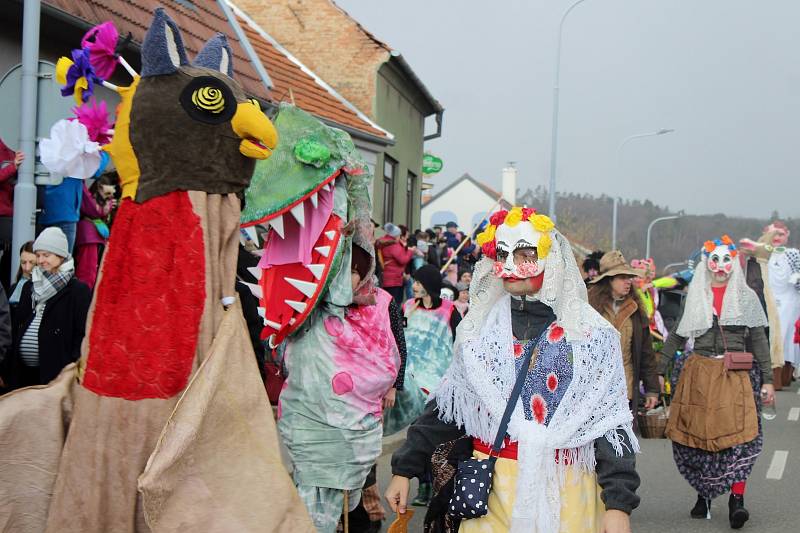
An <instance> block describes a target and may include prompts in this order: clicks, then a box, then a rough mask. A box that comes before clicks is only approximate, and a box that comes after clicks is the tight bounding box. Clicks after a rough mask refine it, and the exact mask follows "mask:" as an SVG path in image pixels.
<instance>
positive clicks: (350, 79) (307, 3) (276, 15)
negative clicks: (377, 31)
mask: <svg viewBox="0 0 800 533" xmlns="http://www.w3.org/2000/svg"><path fill="white" fill-rule="evenodd" d="M235 3H236V5H237V6H238V7H240V8H241V9H242V10H244V11H245V12H246V13H247V14H248V15H249V16H250V17H251V18H252V19H253V20H254V21H255V22H256V23H257V24H259V25H260V26H261V27H262V28H264V30H265V31H266V32H267V33H269V34H270V35H271V36H272V37H273V38H275V40H277V41H278V42H279V43H280V44H281V45H282V46H283V47H284V48H286V49H287V50H288V51H289V52H290V53H291V54H292V55H294V56H295V57H297V59H299V60H300V61H301V62H302V63H304V64H305V65H306V66H308V67H309V68H310V69H311V70H313V71H314V73H315V74H317V75H318V76H320V77H321V78H322V79H323V80H325V81H326V82H327V83H328V84H329V85H330V86H331V87H333V88H334V89H336V91H338V92H339V93H340V94H341V95H342V96H344V97H345V98H346V99H347V100H349V101H350V102H351V103H352V104H354V105H355V106H356V107H358V108H359V109H360V110H361V111H363V112H364V113H366V114H368V115H369V116H370V117H372V118H373V119H374V118H375V92H376V84H377V74H378V68H380V66H381V65H382V64H383V63H385V62H386V61H387V60H388V59H389V48H388V46H387V45H385V44H384V43H381V42H380V41H377V39H375V38H374V37H372V36H370V35H369V34H368V33H367V32H366V31H365V30H363V29H362V28H360V27H359V25H358V23H357V22H356V21H355V20H353V19H352V18H350V17H349V16H348V15H347V13H345V12H344V11H343V10H341V9H340V8H339V7H338V6H336V5H335V4H334V3H333V2H332V1H331V0H235ZM287 98H288V96H287Z"/></svg>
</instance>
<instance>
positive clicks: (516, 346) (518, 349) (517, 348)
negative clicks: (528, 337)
mask: <svg viewBox="0 0 800 533" xmlns="http://www.w3.org/2000/svg"><path fill="white" fill-rule="evenodd" d="M523 348H524V346H522V345H521V344H520V343H518V342H515V343H514V357H515V358H517V359H518V358H520V357H521V356H522V349H523Z"/></svg>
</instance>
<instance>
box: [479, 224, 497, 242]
mask: <svg viewBox="0 0 800 533" xmlns="http://www.w3.org/2000/svg"><path fill="white" fill-rule="evenodd" d="M496 230H497V226H493V225H492V224H489V225H488V226H486V229H485V230H483V232H482V233H480V234H478V238H477V239H475V240H476V241H477V242H478V246H483V245H484V244H486V243H487V242H491V241H493V240H494V232H495V231H496Z"/></svg>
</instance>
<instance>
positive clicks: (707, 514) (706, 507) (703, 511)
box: [689, 495, 711, 520]
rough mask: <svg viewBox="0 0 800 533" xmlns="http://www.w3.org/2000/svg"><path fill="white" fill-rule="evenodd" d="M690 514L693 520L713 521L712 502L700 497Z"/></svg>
mask: <svg viewBox="0 0 800 533" xmlns="http://www.w3.org/2000/svg"><path fill="white" fill-rule="evenodd" d="M689 514H690V515H691V516H692V518H698V519H706V520H711V500H709V499H708V498H703V497H702V496H700V495H698V496H697V502H696V503H695V504H694V507H692V510H691V511H689Z"/></svg>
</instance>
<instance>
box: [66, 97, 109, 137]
mask: <svg viewBox="0 0 800 533" xmlns="http://www.w3.org/2000/svg"><path fill="white" fill-rule="evenodd" d="M72 112H73V113H75V117H76V118H77V119H78V122H80V123H81V124H83V125H84V126H86V130H87V131H88V133H89V139H90V140H92V141H94V142H96V143H99V144H100V145H105V144H108V143H109V142H111V136H112V130H111V123H110V122H109V121H108V108H107V107H106V103H105V102H104V101H101V102H100V103H99V104H98V103H97V100H95V98H94V96H93V97H92V98H91V99H90V100H89V102H88V103H86V104H84V105H82V106H78V107H73V108H72Z"/></svg>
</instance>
